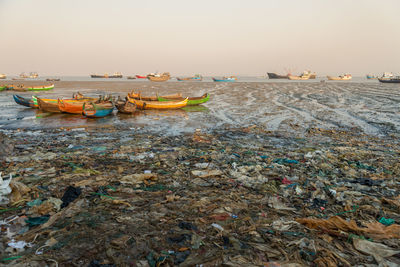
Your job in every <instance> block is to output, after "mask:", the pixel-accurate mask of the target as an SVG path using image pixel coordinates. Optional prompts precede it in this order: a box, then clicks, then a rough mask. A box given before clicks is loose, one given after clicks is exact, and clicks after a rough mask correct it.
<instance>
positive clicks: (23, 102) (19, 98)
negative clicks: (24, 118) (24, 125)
mask: <svg viewBox="0 0 400 267" xmlns="http://www.w3.org/2000/svg"><path fill="white" fill-rule="evenodd" d="M13 98H14V101H15V103H17V104H19V105H22V106H25V107H29V108H35V104H34V103H33V100H32V99H29V98H25V97H22V96H19V95H13Z"/></svg>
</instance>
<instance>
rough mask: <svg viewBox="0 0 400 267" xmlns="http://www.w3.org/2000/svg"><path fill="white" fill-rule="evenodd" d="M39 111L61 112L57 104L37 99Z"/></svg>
mask: <svg viewBox="0 0 400 267" xmlns="http://www.w3.org/2000/svg"><path fill="white" fill-rule="evenodd" d="M36 100H37V103H38V106H39V109H40V110H42V111H45V112H51V113H60V112H61V110H60V109H59V108H58V105H57V103H54V102H51V101H46V100H44V99H41V98H39V97H37V98H36Z"/></svg>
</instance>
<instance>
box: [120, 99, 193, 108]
mask: <svg viewBox="0 0 400 267" xmlns="http://www.w3.org/2000/svg"><path fill="white" fill-rule="evenodd" d="M128 101H129V102H132V103H134V104H136V107H137V108H138V109H177V108H183V107H185V106H186V105H187V102H188V98H185V99H184V100H183V101H165V102H164V101H143V100H139V99H134V98H130V97H129V96H128Z"/></svg>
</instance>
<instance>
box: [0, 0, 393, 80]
mask: <svg viewBox="0 0 400 267" xmlns="http://www.w3.org/2000/svg"><path fill="white" fill-rule="evenodd" d="M399 10H400V0H381V1H378V0H301V1H299V0H247V1H245V0H240V1H239V0H213V1H211V0H202V1H191V0H152V1H135V0H112V1H111V0H109V1H106V0H0V37H1V42H0V55H1V56H0V73H6V74H8V75H13V74H19V73H20V72H30V71H36V72H38V73H39V74H40V75H89V74H90V73H95V72H97V73H103V72H114V71H120V72H122V73H123V74H126V75H129V74H146V73H149V72H155V71H160V72H163V71H169V72H171V74H172V75H178V74H180V75H182V74H186V75H189V74H194V73H201V74H203V75H230V74H232V75H249V76H253V75H254V76H255V75H265V74H266V73H267V72H278V73H284V72H285V69H290V70H292V72H294V73H300V72H301V71H303V70H305V69H310V70H313V71H316V72H317V74H332V75H338V74H342V73H345V72H348V73H351V74H353V75H354V76H357V75H358V76H361V75H365V74H366V73H372V74H381V73H382V72H384V71H391V72H395V73H397V74H399V73H400V16H399Z"/></svg>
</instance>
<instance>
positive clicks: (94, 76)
mask: <svg viewBox="0 0 400 267" xmlns="http://www.w3.org/2000/svg"><path fill="white" fill-rule="evenodd" d="M90 77H91V78H105V79H108V78H122V77H123V75H122V74H121V72H115V73H114V74H111V75H109V74H108V73H104V74H90Z"/></svg>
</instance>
